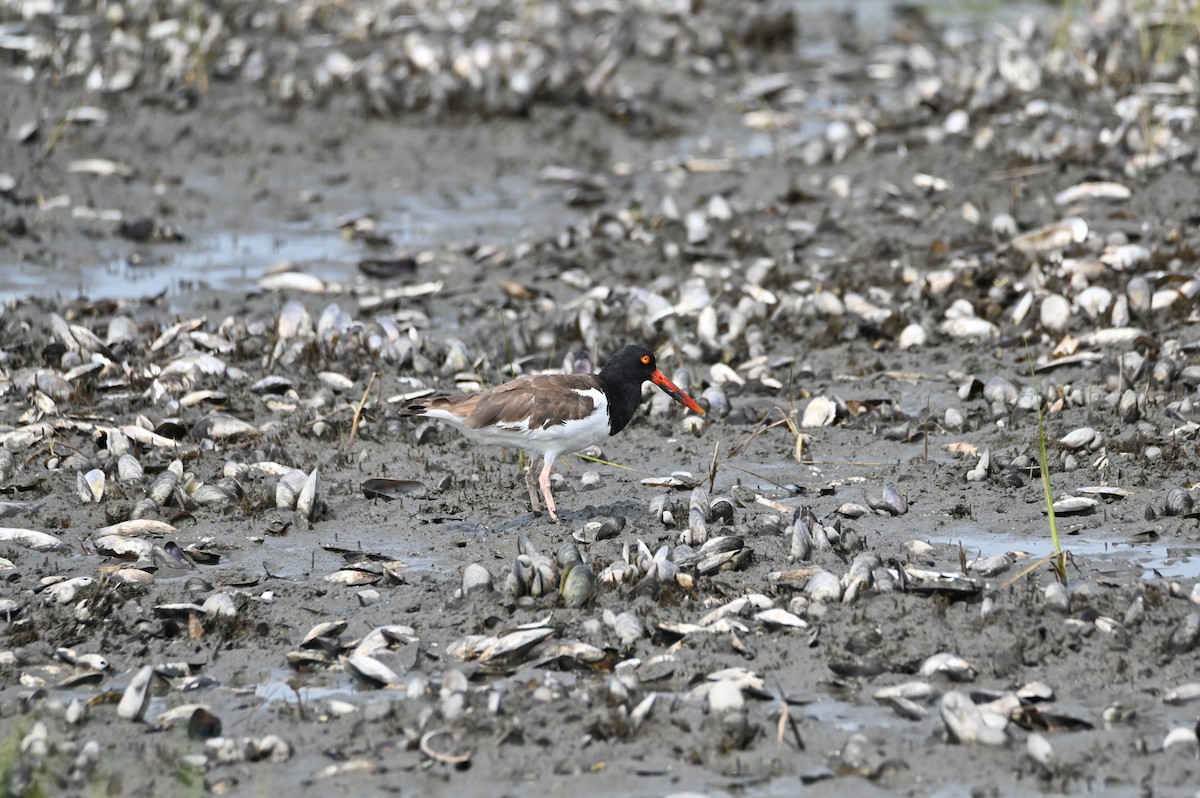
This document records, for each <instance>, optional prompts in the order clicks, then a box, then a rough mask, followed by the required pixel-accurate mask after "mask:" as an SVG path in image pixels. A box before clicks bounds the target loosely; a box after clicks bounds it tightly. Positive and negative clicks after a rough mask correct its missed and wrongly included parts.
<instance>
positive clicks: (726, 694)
mask: <svg viewBox="0 0 1200 798" xmlns="http://www.w3.org/2000/svg"><path fill="white" fill-rule="evenodd" d="M745 706H746V699H745V697H744V696H743V695H742V688H741V687H740V686H739V685H738V683H737V682H736V681H734V680H733V679H722V680H720V681H718V682H714V683H713V686H712V687H711V688H709V690H708V709H709V711H711V712H717V713H725V712H731V711H736V710H740V709H742V708H744V707H745Z"/></svg>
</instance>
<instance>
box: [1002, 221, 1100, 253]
mask: <svg viewBox="0 0 1200 798" xmlns="http://www.w3.org/2000/svg"><path fill="white" fill-rule="evenodd" d="M1087 236H1088V225H1087V222H1085V221H1084V220H1083V219H1080V218H1079V217H1078V216H1072V217H1069V218H1067V219H1063V220H1062V221H1060V222H1055V223H1054V224H1050V225H1046V226H1045V227H1039V228H1037V229H1035V230H1030V231H1029V232H1027V233H1022V234H1021V235H1019V236H1016V237H1015V238H1013V239H1012V241H1011V242H1010V243H1011V244H1012V247H1013V249H1015V250H1017V251H1018V252H1020V253H1022V254H1024V255H1039V254H1042V253H1045V252H1053V251H1055V250H1059V249H1066V248H1067V247H1069V246H1071V245H1072V244H1078V243H1081V242H1083V241H1084V240H1086V239H1087Z"/></svg>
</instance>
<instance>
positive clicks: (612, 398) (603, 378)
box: [597, 367, 642, 435]
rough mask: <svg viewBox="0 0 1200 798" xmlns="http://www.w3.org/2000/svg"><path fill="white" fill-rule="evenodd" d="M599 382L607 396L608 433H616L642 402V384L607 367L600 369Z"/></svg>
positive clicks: (630, 418) (631, 418) (623, 427)
mask: <svg viewBox="0 0 1200 798" xmlns="http://www.w3.org/2000/svg"><path fill="white" fill-rule="evenodd" d="M597 376H598V377H599V378H600V384H601V385H603V386H604V393H605V395H606V396H607V397H608V434H609V435H616V434H617V433H618V432H620V431H621V430H623V429H625V427H626V426H628V424H629V422H630V421H632V420H633V414H634V413H636V412H637V409H638V405H639V404H641V402H642V384H641V382H638V383H636V384H635V383H634V382H633V381H632V380H630V379H629V378H628V377H625V378H624V379H623V378H622V376H623V375H621V374H620V373H614V372H613V371H609V369H608V368H607V367H606V368H602V369H600V374H599V375H597Z"/></svg>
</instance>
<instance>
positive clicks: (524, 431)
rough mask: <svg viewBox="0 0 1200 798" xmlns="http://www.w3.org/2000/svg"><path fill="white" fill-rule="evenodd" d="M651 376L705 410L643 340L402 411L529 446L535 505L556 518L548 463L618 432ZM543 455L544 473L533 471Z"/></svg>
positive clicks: (528, 479)
mask: <svg viewBox="0 0 1200 798" xmlns="http://www.w3.org/2000/svg"><path fill="white" fill-rule="evenodd" d="M646 380H649V381H650V382H653V383H654V384H655V385H657V386H658V387H659V388H662V389H663V391H665V392H666V393H667V395H668V396H670V397H671V398H672V399H674V400H675V401H676V402H679V403H680V404H681V405H683V406H684V407H686V408H687V409H689V410H694V411H695V412H697V413H700V414H701V415H703V414H704V410H703V409H702V408H701V407H700V405H698V404H696V401H695V400H694V399H692V397H690V396H688V395H687V394H686V393H684V392H683V391H682V390H680V389H679V388H678V387H677V386H676V385H675V383H673V382H671V381H670V380H669V379H667V377H666V375H665V374H663V373H662V372H661V371H659V370H658V366H657V365H656V363H655V361H654V353H653V352H651V351H650V350H649V349H647V348H645V347H644V346H627V347H625V348H624V349H621V350H620V351H618V352H617V353H616V354H614V355H613V356H612V357H611V358H609V359H608V362H607V363H605V364H604V368H602V369H600V373H599V374H538V375H531V376H526V377H518V378H517V379H515V380H513V381H512V382H506V383H504V384H503V385H498V386H496V387H495V388H491V389H489V390H486V391H483V392H482V393H473V394H465V395H462V396H435V397H429V398H425V399H418V400H416V401H415V402H412V403H411V404H409V405H408V406H407V407H405V408H404V410H403V411H401V415H405V416H425V417H426V418H439V419H442V420H443V421H448V422H450V424H451V425H453V426H455V427H457V428H458V429H460V430H462V432H464V433H465V434H466V435H467V437H469V438H471V439H472V440H475V441H478V442H480V443H486V444H492V445H496V446H509V447H513V448H518V449H524V450H525V451H526V452H527V453H528V455H529V469H528V470H527V471H526V472H525V485H526V487H528V488H529V503H530V504H531V505H532V506H533V510H534V512H537V511H539V510H540V509H541V505H540V504H539V502H538V495H537V489H538V487H539V486H540V487H541V490H542V496H543V497H544V498H545V500H546V511H547V512H548V513H550V518H551V520H553V521H554V523H558V512H557V510H556V509H555V506H554V496H553V495H551V493H550V469H551V468H553V467H554V462H555V460H557V459H558V458H559V456H560V455H564V454H571V453H572V452H578V451H580V450H581V449H586V448H587V447H589V446H592V445H594V444H596V443H599V442H600V441H602V440H604V439H605V438H606V437H608V436H609V435H616V434H617V433H618V432H620V431H621V430H623V429H625V426H626V425H627V424H629V422H630V420H631V419H632V418H633V414H634V413H635V412H637V408H638V404H639V403H640V402H641V400H642V384H643V383H645V382H646ZM539 456H540V458H541V459H542V460H544V462H545V465H544V466H543V467H542V474H541V477H540V479H535V478H534V469H535V468H536V467H537V462H538V459H539Z"/></svg>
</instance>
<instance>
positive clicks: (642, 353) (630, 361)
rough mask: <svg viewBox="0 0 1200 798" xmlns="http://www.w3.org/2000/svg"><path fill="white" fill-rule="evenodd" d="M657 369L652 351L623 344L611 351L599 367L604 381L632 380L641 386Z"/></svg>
mask: <svg viewBox="0 0 1200 798" xmlns="http://www.w3.org/2000/svg"><path fill="white" fill-rule="evenodd" d="M656 371H658V362H657V361H656V360H655V359H654V353H653V352H651V351H650V350H649V349H647V348H646V347H644V346H637V345H631V346H625V347H622V348H621V349H618V350H617V351H616V352H614V353H613V355H612V357H610V358H609V359H608V360H607V361H606V362H605V364H604V368H602V369H600V374H601V375H602V376H604V377H605V382H632V383H635V384H636V385H637V387H639V388H641V386H642V383H643V382H645V381H646V380H648V379H650V378H651V377H652V376H653V375H654V372H656Z"/></svg>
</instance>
